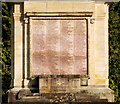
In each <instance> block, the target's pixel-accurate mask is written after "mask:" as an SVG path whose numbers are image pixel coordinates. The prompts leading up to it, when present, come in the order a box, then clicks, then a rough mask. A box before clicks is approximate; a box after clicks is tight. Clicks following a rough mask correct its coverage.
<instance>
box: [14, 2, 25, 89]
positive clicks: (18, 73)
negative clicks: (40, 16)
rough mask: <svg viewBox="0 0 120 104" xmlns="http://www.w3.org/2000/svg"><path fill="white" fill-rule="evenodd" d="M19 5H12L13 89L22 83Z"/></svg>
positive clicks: (21, 26)
mask: <svg viewBox="0 0 120 104" xmlns="http://www.w3.org/2000/svg"><path fill="white" fill-rule="evenodd" d="M21 8H22V4H21V3H16V4H14V13H13V18H14V88H21V87H22V81H23V24H22V14H21Z"/></svg>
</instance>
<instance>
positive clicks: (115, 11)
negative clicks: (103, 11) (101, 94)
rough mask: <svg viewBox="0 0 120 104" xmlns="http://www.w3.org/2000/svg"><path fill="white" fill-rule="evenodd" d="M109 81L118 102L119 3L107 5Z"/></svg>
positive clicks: (119, 76)
mask: <svg viewBox="0 0 120 104" xmlns="http://www.w3.org/2000/svg"><path fill="white" fill-rule="evenodd" d="M109 46H110V47H109V80H110V88H111V89H113V90H114V91H115V101H117V102H118V101H120V2H114V3H110V4H109Z"/></svg>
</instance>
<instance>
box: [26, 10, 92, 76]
mask: <svg viewBox="0 0 120 104" xmlns="http://www.w3.org/2000/svg"><path fill="white" fill-rule="evenodd" d="M92 15H93V13H92V12H46V13H43V12H27V13H26V17H27V18H28V25H29V26H28V27H29V29H28V31H29V32H28V35H29V43H28V44H29V46H30V48H29V53H28V54H29V55H28V56H29V60H28V61H29V62H28V63H29V64H28V66H29V70H28V73H27V75H28V78H31V77H34V76H32V75H31V74H30V73H31V68H32V66H31V62H32V60H31V42H32V39H31V26H32V22H31V21H32V20H48V19H51V20H54V19H60V20H62V19H63V20H86V32H87V33H86V35H87V36H86V39H87V40H86V42H87V45H86V48H87V53H86V54H87V55H86V56H87V75H86V76H80V77H87V78H89V65H88V64H89V62H88V61H89V59H88V34H89V33H88V28H89V27H88V26H89V23H90V20H93V19H92V18H91V17H92ZM40 76H41V75H40ZM58 76H61V75H58ZM76 76H79V74H78V75H75V76H74V77H76ZM41 77H44V76H41ZM66 77H69V75H66Z"/></svg>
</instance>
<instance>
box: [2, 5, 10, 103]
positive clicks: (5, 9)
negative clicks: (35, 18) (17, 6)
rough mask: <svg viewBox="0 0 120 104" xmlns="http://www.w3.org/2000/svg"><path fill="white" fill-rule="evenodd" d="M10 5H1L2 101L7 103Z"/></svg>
mask: <svg viewBox="0 0 120 104" xmlns="http://www.w3.org/2000/svg"><path fill="white" fill-rule="evenodd" d="M10 8H11V3H2V101H3V102H6V101H7V91H8V90H9V89H10V82H11V44H10V40H11V39H10V36H11V14H10Z"/></svg>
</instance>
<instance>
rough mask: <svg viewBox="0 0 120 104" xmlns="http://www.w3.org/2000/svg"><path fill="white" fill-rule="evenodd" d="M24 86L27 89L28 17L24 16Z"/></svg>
mask: <svg viewBox="0 0 120 104" xmlns="http://www.w3.org/2000/svg"><path fill="white" fill-rule="evenodd" d="M24 29H25V31H24V33H25V34H24V88H25V89H28V83H29V80H28V79H27V78H28V76H27V73H28V72H27V71H28V47H27V46H28V45H27V43H28V31H27V30H28V18H24Z"/></svg>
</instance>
